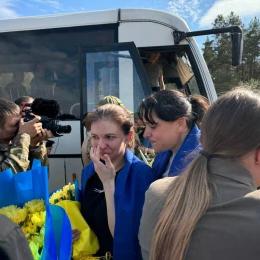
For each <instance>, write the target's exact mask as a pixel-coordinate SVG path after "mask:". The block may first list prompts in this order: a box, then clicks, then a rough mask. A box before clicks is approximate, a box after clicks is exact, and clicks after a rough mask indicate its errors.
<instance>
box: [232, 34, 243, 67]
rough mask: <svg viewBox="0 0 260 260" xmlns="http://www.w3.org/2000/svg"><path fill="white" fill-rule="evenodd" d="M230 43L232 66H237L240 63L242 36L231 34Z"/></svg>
mask: <svg viewBox="0 0 260 260" xmlns="http://www.w3.org/2000/svg"><path fill="white" fill-rule="evenodd" d="M231 42H232V66H238V65H240V64H241V62H242V54H243V35H242V33H239V32H233V33H231Z"/></svg>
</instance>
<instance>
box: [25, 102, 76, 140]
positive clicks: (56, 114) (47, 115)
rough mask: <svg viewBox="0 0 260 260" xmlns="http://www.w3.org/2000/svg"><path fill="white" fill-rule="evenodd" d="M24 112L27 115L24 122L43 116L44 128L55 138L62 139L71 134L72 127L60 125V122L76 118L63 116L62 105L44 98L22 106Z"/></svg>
mask: <svg viewBox="0 0 260 260" xmlns="http://www.w3.org/2000/svg"><path fill="white" fill-rule="evenodd" d="M22 112H24V113H25V116H24V117H23V119H24V122H28V121H30V120H32V119H34V118H35V116H34V115H38V116H41V120H40V122H41V123H42V128H43V129H47V130H50V131H51V132H52V134H53V135H54V136H55V137H60V136H62V134H69V133H70V132H71V126H70V125H59V124H58V121H59V120H62V119H74V118H75V117H74V116H73V115H66V114H63V115H61V114H60V104H59V103H58V102H57V101H56V100H48V99H43V98H36V99H35V100H34V101H33V103H32V104H28V103H25V102H24V103H23V104H22ZM33 114H34V115H33Z"/></svg>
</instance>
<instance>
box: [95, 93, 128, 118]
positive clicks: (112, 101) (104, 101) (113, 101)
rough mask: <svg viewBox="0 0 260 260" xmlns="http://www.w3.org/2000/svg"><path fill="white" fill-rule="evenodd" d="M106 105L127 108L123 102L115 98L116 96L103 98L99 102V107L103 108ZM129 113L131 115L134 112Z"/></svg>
mask: <svg viewBox="0 0 260 260" xmlns="http://www.w3.org/2000/svg"><path fill="white" fill-rule="evenodd" d="M106 104H115V105H119V106H121V107H125V105H124V104H123V102H122V100H121V99H119V98H117V97H115V96H111V95H109V96H105V97H103V98H102V99H100V100H99V102H98V106H103V105H106ZM128 112H129V113H130V114H132V113H133V112H132V111H130V110H128Z"/></svg>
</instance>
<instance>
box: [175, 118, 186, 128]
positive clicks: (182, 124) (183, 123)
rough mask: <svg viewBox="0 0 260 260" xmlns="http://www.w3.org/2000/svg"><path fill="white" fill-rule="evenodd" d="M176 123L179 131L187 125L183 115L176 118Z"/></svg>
mask: <svg viewBox="0 0 260 260" xmlns="http://www.w3.org/2000/svg"><path fill="white" fill-rule="evenodd" d="M176 123H177V125H178V128H179V131H180V132H181V131H182V130H183V129H185V127H186V126H187V123H186V119H185V117H180V118H178V119H177V120H176Z"/></svg>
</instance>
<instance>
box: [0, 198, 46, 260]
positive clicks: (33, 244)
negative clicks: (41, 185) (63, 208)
mask: <svg viewBox="0 0 260 260" xmlns="http://www.w3.org/2000/svg"><path fill="white" fill-rule="evenodd" d="M0 214H3V215H5V216H6V217H8V218H9V219H11V220H12V221H13V222H14V223H16V224H18V225H20V226H21V228H22V230H23V232H24V234H25V236H26V238H27V240H28V243H29V246H30V249H31V251H32V254H33V257H34V259H35V260H39V259H40V258H41V252H42V249H43V245H44V233H45V229H44V223H45V217H46V207H45V203H44V200H32V201H29V202H27V203H25V205H24V206H23V208H20V207H17V206H15V205H11V206H7V207H3V208H1V209H0Z"/></svg>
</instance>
